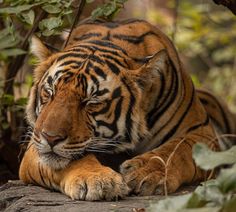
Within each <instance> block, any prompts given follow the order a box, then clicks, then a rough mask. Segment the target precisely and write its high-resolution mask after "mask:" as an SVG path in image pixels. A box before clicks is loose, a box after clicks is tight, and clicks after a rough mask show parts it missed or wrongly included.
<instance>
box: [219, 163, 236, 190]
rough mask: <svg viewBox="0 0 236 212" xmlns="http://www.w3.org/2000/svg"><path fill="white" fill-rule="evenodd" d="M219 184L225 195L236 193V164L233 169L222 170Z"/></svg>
mask: <svg viewBox="0 0 236 212" xmlns="http://www.w3.org/2000/svg"><path fill="white" fill-rule="evenodd" d="M217 182H218V183H219V186H218V187H219V189H220V190H221V191H222V192H223V193H229V192H233V191H236V164H235V165H234V166H233V167H231V168H227V169H221V171H220V174H219V176H218V177H217Z"/></svg>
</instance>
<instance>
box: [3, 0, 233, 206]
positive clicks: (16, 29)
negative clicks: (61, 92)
mask: <svg viewBox="0 0 236 212" xmlns="http://www.w3.org/2000/svg"><path fill="white" fill-rule="evenodd" d="M130 1H132V0H130ZM0 2H1V1H0ZM125 2H127V0H106V1H103V4H100V5H98V6H97V5H96V6H95V8H93V11H92V13H91V16H92V18H97V17H100V16H102V17H105V18H107V19H112V18H114V16H115V15H116V14H117V13H118V12H119V10H120V9H122V8H123V6H124V3H125ZM167 2H168V4H167V5H166V9H167V10H165V12H166V11H168V12H169V13H168V12H167V13H165V14H164V13H163V12H162V10H159V8H158V7H150V8H149V10H148V12H147V13H146V14H145V15H143V12H142V11H141V12H140V11H135V9H133V11H132V12H131V13H130V14H132V13H133V14H132V17H135V16H136V17H142V18H145V19H147V20H148V21H150V22H152V23H154V24H158V25H159V26H160V27H161V28H162V29H163V30H164V31H165V32H166V33H167V34H169V35H170V36H171V37H172V39H173V41H174V42H175V44H176V46H177V48H178V50H179V52H180V53H181V56H182V58H183V61H184V63H185V64H186V66H187V69H188V70H190V71H191V74H192V78H193V80H194V82H195V85H196V86H204V87H207V88H210V89H211V90H213V91H214V92H215V93H217V94H218V95H219V96H225V97H226V99H227V101H228V103H229V104H230V106H231V109H233V110H234V111H236V93H235V90H236V84H235V81H236V74H235V71H236V57H235V55H236V45H235V37H236V21H235V17H234V16H233V15H232V14H231V13H230V12H229V11H227V10H220V9H218V8H216V7H214V6H213V5H210V4H209V2H206V1H204V3H203V2H202V1H201V0H199V1H188V0H181V1H178V0H169V1H167ZM93 3H96V1H95V0H80V1H79V0H3V1H2V4H1V8H0V16H1V19H0V165H1V164H2V163H6V164H7V166H8V168H9V169H10V170H11V171H12V172H15V173H17V161H18V155H19V152H20V148H19V138H20V137H21V135H25V134H26V136H25V137H23V138H22V137H21V140H24V139H25V138H27V133H25V132H26V129H25V127H26V126H27V125H26V124H25V121H24V109H25V105H26V102H27V98H28V95H29V89H30V87H31V85H32V72H31V69H32V65H34V64H35V63H36V60H35V58H34V57H33V56H32V55H31V54H30V53H29V50H28V46H29V41H30V37H31V36H32V34H37V36H39V37H41V39H42V40H43V41H44V42H45V44H46V45H47V46H48V47H49V48H51V49H52V50H53V49H55V48H56V49H61V48H63V47H64V46H65V45H66V41H63V40H62V39H61V36H60V34H61V33H62V32H63V31H68V30H69V31H71V29H72V28H73V27H74V26H75V25H76V24H77V23H78V21H79V20H80V18H81V13H82V11H83V10H84V8H86V7H89V6H90V5H92V4H93ZM134 4H135V3H134ZM158 6H159V5H158ZM142 9H143V8H142ZM166 14H168V15H166ZM170 19H171V20H172V21H170ZM66 29H67V30H66ZM55 38H56V39H55ZM58 41H59V42H58ZM233 44H234V45H233ZM188 64H191V66H189V65H188ZM206 155H207V157H206ZM234 155H236V148H235V147H233V148H232V149H230V150H228V151H225V152H222V153H215V152H212V151H210V150H209V149H207V148H206V147H205V146H203V145H200V144H199V145H196V146H195V148H194V152H193V157H194V159H195V161H196V163H197V164H198V165H199V166H200V167H201V168H203V169H205V170H210V169H214V168H217V167H219V166H221V165H228V164H231V167H230V168H224V169H222V170H221V171H220V174H219V175H218V177H217V178H216V179H215V180H210V181H206V182H205V183H203V184H202V185H201V186H199V187H198V188H197V189H196V190H195V191H194V192H193V193H192V194H188V195H184V196H180V197H176V198H167V199H165V200H163V201H160V202H159V203H157V204H152V205H151V207H150V210H151V211H189V210H191V211H236V198H235V196H234V195H233V193H235V190H236V176H235V173H236V158H235V156H234Z"/></svg>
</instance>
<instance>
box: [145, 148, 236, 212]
mask: <svg viewBox="0 0 236 212" xmlns="http://www.w3.org/2000/svg"><path fill="white" fill-rule="evenodd" d="M235 155H236V148H235V146H234V147H232V148H231V149H229V150H226V151H224V152H213V151H211V150H210V149H208V148H207V147H206V146H205V145H203V144H196V145H195V147H194V149H193V158H194V159H195V162H196V164H197V165H199V166H200V167H201V168H202V169H205V170H209V169H213V168H216V167H218V166H221V165H226V164H232V163H233V164H234V165H233V166H232V167H230V168H224V169H221V171H220V174H219V175H218V177H217V178H216V179H215V180H209V181H206V182H204V183H202V184H201V185H200V186H198V187H197V188H196V190H195V191H194V192H193V193H192V194H187V195H183V196H178V197H171V198H170V197H169V198H167V199H164V200H161V201H159V202H158V203H156V204H152V205H151V206H150V208H149V210H150V211H158V212H162V211H163V212H168V211H170V212H178V211H180V212H182V211H186V212H187V211H196V212H208V211H209V212H211V211H216V212H217V211H219V212H231V211H232V212H233V211H236V197H235V195H234V193H235V192H236V175H235V173H236V158H235ZM206 164H207V165H206Z"/></svg>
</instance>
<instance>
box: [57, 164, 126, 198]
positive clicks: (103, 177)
mask: <svg viewBox="0 0 236 212" xmlns="http://www.w3.org/2000/svg"><path fill="white" fill-rule="evenodd" d="M61 188H62V190H63V192H64V193H65V194H67V195H68V196H70V197H71V198H72V199H77V200H89V201H93V200H114V199H117V198H119V197H121V198H123V197H125V196H126V195H127V194H128V192H129V188H128V186H127V184H126V183H125V181H124V180H123V178H122V176H121V175H120V174H118V173H117V172H115V171H113V170H112V169H110V168H108V167H103V168H102V169H100V170H99V171H98V170H96V171H87V170H86V171H83V172H80V173H76V174H75V173H74V174H73V175H72V174H71V175H69V176H67V177H66V179H65V180H64V181H63V182H62V184H61Z"/></svg>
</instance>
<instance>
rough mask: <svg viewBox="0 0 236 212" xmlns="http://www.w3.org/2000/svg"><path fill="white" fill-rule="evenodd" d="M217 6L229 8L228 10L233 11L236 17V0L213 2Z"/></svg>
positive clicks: (215, 0) (216, 0)
mask: <svg viewBox="0 0 236 212" xmlns="http://www.w3.org/2000/svg"><path fill="white" fill-rule="evenodd" d="M213 1H214V2H215V3H216V4H221V5H223V6H225V7H228V9H230V10H231V12H232V13H233V14H234V15H236V1H235V0H213Z"/></svg>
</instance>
